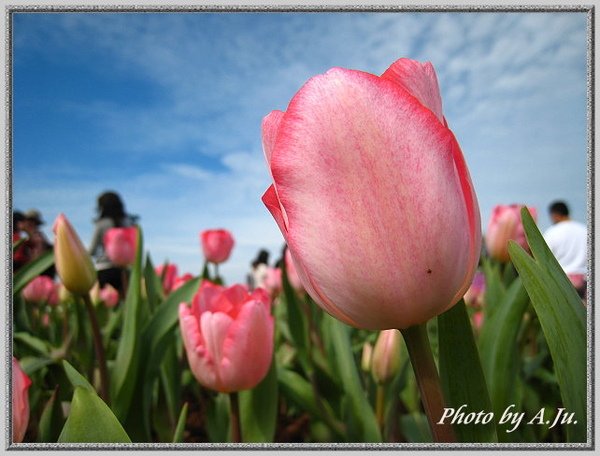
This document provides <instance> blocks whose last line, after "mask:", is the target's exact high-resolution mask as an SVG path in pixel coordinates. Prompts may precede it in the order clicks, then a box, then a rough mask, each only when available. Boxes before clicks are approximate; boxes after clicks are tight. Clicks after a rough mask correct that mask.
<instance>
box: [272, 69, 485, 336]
mask: <svg viewBox="0 0 600 456" xmlns="http://www.w3.org/2000/svg"><path fill="white" fill-rule="evenodd" d="M262 129H263V147H264V152H265V157H266V159H267V162H268V165H269V168H270V172H271V176H272V178H273V185H271V186H270V187H269V189H268V190H267V191H266V193H265V194H264V195H263V202H264V203H265V205H266V206H267V208H268V209H269V211H270V212H271V213H272V215H273V217H274V218H275V220H276V221H277V224H278V225H279V228H280V230H281V232H282V233H283V236H284V238H285V239H286V241H287V244H288V246H289V250H290V253H291V256H292V258H293V261H294V263H295V265H296V268H297V270H298V274H299V276H300V278H301V279H302V283H303V285H304V288H305V289H306V291H307V292H308V293H309V294H310V295H311V296H312V297H313V298H314V299H315V301H316V302H317V303H319V304H320V305H321V306H322V307H323V308H324V309H325V310H326V311H328V312H329V313H330V314H332V315H333V316H335V317H337V318H338V319H340V320H342V321H344V322H346V323H348V324H350V325H353V326H356V327H360V328H368V329H388V328H406V327H409V326H412V325H416V324H420V323H423V322H425V321H427V320H429V319H430V318H432V317H434V316H436V315H438V314H440V313H442V312H443V311H445V310H446V309H448V308H450V307H451V306H453V305H454V304H456V302H458V300H459V299H460V298H461V297H462V296H463V294H464V293H465V291H466V290H467V288H468V287H469V285H470V283H471V279H472V277H473V274H474V272H475V268H476V266H477V262H478V259H479V251H480V247H481V226H480V216H479V207H478V203H477V198H476V196H475V192H474V190H473V185H472V183H471V178H470V176H469V172H468V169H467V166H466V163H465V160H464V158H463V155H462V152H461V149H460V147H459V145H458V142H457V141H456V138H455V137H454V134H453V133H452V131H451V130H450V129H448V127H447V124H446V120H445V119H444V116H443V114H442V102H441V97H440V92H439V87H438V83H437V77H436V75H435V71H434V69H433V66H432V65H431V64H430V63H424V64H422V63H419V62H415V61H413V60H408V59H400V60H398V61H396V62H395V63H393V64H392V65H391V66H390V68H389V69H388V70H387V71H385V73H383V75H382V76H380V77H379V76H375V75H372V74H369V73H364V72H361V71H353V70H347V69H342V68H334V69H332V70H329V71H328V72H327V73H325V74H323V75H319V76H316V77H313V78H312V79H310V80H309V81H308V82H307V83H306V84H305V85H304V86H303V87H302V88H301V89H300V90H299V91H298V93H297V94H296V95H295V96H294V98H293V99H292V100H291V102H290V104H289V106H288V109H287V111H286V112H280V111H273V112H271V113H270V114H269V115H268V116H267V117H265V119H264V120H263V124H262Z"/></svg>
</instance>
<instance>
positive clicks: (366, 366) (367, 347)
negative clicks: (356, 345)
mask: <svg viewBox="0 0 600 456" xmlns="http://www.w3.org/2000/svg"><path fill="white" fill-rule="evenodd" d="M372 357H373V346H372V345H371V344H370V343H369V342H365V343H364V344H363V349H362V358H361V362H360V367H361V369H362V370H363V371H365V372H369V371H370V370H371V358H372Z"/></svg>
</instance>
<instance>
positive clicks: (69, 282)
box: [52, 214, 97, 295]
mask: <svg viewBox="0 0 600 456" xmlns="http://www.w3.org/2000/svg"><path fill="white" fill-rule="evenodd" d="M52 231H54V263H55V265H56V272H57V273H58V276H59V277H60V280H61V281H62V283H63V285H64V286H65V288H66V289H67V290H69V291H70V292H71V293H75V294H78V295H83V294H86V293H88V292H89V291H90V290H91V288H92V287H93V286H94V283H96V277H97V274H96V268H95V267H94V263H93V262H92V258H91V257H90V254H89V253H88V251H87V250H86V248H85V247H84V246H83V243H82V242H81V239H79V236H78V235H77V232H76V231H75V230H74V229H73V227H72V226H71V223H70V222H69V220H68V219H67V217H65V215H64V214H59V216H58V217H57V218H56V220H55V222H54V226H53V227H52Z"/></svg>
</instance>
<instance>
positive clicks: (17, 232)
mask: <svg viewBox="0 0 600 456" xmlns="http://www.w3.org/2000/svg"><path fill="white" fill-rule="evenodd" d="M24 221H25V216H24V215H23V213H22V212H20V211H13V225H12V242H13V245H15V243H16V242H19V241H20V240H21V239H25V238H23V236H22V235H21V232H22V231H23V222H24ZM28 261H29V255H28V252H27V246H26V245H25V242H21V245H19V247H18V248H17V249H16V250H15V251H14V252H13V272H15V271H17V270H18V269H19V268H20V267H21V266H23V265H24V264H25V263H27V262H28Z"/></svg>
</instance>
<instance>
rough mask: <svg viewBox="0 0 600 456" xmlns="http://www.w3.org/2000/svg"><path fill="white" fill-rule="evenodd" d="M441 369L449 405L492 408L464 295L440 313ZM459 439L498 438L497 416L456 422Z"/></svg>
mask: <svg viewBox="0 0 600 456" xmlns="http://www.w3.org/2000/svg"><path fill="white" fill-rule="evenodd" d="M437 320H438V341H439V369H440V381H441V383H442V388H443V390H444V397H445V399H446V407H451V408H454V409H455V410H458V409H459V408H460V407H461V406H462V405H465V408H464V409H463V412H464V413H465V414H467V413H470V412H475V413H478V412H480V411H482V410H484V411H486V412H491V411H492V408H491V403H490V397H489V394H488V389H487V385H486V383H485V377H484V375H483V370H482V368H481V362H480V359H479V352H478V351H477V346H476V345H475V339H474V337H473V330H472V328H471V322H470V320H469V316H468V314H467V309H466V308H465V302H464V301H463V300H462V299H461V300H460V301H459V302H458V303H457V304H456V305H454V306H453V307H452V308H450V309H449V310H447V311H446V312H444V313H443V314H441V315H439V316H438V318H437ZM453 427H454V432H455V433H456V436H457V439H458V441H460V442H495V441H497V437H496V428H495V425H494V420H491V421H490V422H489V423H487V424H482V423H478V424H477V423H475V422H472V423H469V424H454V426H453Z"/></svg>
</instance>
